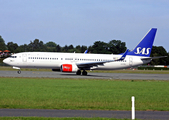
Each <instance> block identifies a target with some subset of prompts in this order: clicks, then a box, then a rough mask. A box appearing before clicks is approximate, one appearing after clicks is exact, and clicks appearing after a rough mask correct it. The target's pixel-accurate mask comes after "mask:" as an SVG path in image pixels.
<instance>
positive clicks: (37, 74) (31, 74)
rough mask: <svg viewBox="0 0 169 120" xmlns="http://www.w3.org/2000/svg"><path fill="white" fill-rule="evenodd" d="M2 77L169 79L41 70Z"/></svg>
mask: <svg viewBox="0 0 169 120" xmlns="http://www.w3.org/2000/svg"><path fill="white" fill-rule="evenodd" d="M0 76H2V77H37V78H87V79H91V78H95V79H126V80H169V74H129V73H90V72H89V73H88V75H87V76H84V75H76V74H75V73H62V72H52V71H51V72H41V71H22V72H21V74H18V73H17V71H0Z"/></svg>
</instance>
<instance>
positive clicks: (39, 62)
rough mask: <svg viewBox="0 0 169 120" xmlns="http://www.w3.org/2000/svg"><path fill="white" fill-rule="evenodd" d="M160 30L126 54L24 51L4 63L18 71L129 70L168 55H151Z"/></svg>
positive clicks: (151, 30) (84, 72)
mask: <svg viewBox="0 0 169 120" xmlns="http://www.w3.org/2000/svg"><path fill="white" fill-rule="evenodd" d="M156 31H157V28H152V29H150V30H149V32H148V33H147V34H146V35H145V37H143V39H142V40H141V41H140V42H139V44H138V45H137V46H136V47H135V48H134V49H133V50H132V51H129V50H128V49H127V50H126V52H125V53H123V54H91V53H90V54H89V53H86V52H85V54H84V53H61V52H21V53H17V54H14V55H12V56H10V57H8V58H6V59H4V60H3V62H4V63H6V64H8V65H10V66H13V69H18V74H20V73H21V70H20V69H21V68H48V69H52V71H55V72H56V71H61V72H75V73H76V75H81V74H82V75H87V71H86V70H116V69H126V68H130V67H133V66H139V65H142V64H146V63H149V62H150V61H151V60H152V59H157V58H163V57H165V56H159V57H150V54H151V50H152V46H153V42H154V39H155V35H156Z"/></svg>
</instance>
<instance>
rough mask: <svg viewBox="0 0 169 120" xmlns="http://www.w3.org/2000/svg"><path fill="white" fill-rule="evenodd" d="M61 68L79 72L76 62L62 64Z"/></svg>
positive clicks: (64, 70)
mask: <svg viewBox="0 0 169 120" xmlns="http://www.w3.org/2000/svg"><path fill="white" fill-rule="evenodd" d="M60 70H61V71H62V72H77V70H78V67H77V65H75V64H62V65H61V68H60Z"/></svg>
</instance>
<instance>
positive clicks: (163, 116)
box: [0, 71, 169, 120]
mask: <svg viewBox="0 0 169 120" xmlns="http://www.w3.org/2000/svg"><path fill="white" fill-rule="evenodd" d="M0 76H1V77H38V78H87V79H91V78H95V79H126V80H127V79H128V80H133V79H137V80H169V75H168V74H128V73H90V72H89V73H88V75H87V76H82V75H80V76H78V75H75V73H61V72H41V71H36V72H35V71H22V73H21V74H18V73H17V71H0ZM2 116H9V117H11V116H16V117H17V116H23V117H29V116H34V117H106V118H131V111H103V110H39V109H0V117H2ZM136 118H138V119H149V120H150V119H152V120H154V119H158V120H168V119H169V111H136Z"/></svg>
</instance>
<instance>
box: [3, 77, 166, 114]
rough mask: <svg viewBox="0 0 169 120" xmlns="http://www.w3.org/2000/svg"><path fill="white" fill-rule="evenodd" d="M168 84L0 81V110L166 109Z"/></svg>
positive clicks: (63, 80)
mask: <svg viewBox="0 0 169 120" xmlns="http://www.w3.org/2000/svg"><path fill="white" fill-rule="evenodd" d="M168 93H169V82H168V81H144V80H143V81H140V80H139V81H135V80H132V81H129V80H98V79H97V80H96V79H90V80H88V79H49V78H2V77H1V78H0V108H35V109H76V110H77V109H84V110H91V109H92V110H131V96H133V95H134V96H135V97H136V110H159V111H168V110H169V107H168V106H169V95H168Z"/></svg>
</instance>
